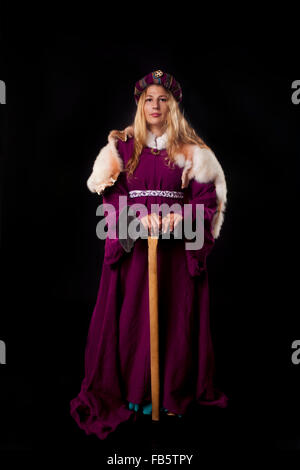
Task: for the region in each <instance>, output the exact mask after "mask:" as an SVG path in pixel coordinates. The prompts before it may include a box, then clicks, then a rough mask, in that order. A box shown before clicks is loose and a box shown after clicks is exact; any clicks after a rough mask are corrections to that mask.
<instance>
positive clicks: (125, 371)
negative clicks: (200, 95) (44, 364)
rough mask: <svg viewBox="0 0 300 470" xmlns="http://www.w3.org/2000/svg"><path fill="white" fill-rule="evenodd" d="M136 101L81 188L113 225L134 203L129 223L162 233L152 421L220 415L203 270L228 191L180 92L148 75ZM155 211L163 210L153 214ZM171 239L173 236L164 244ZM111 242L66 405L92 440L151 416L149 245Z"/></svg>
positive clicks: (168, 80) (165, 77) (163, 76)
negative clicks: (191, 233) (196, 244)
mask: <svg viewBox="0 0 300 470" xmlns="http://www.w3.org/2000/svg"><path fill="white" fill-rule="evenodd" d="M134 98H135V101H136V104H137V111H136V115H135V119H134V123H133V124H132V125H131V126H129V127H127V128H126V129H125V130H123V131H111V132H110V134H109V136H108V143H107V145H106V146H105V147H103V148H102V149H101V151H100V153H99V155H98V156H97V158H96V160H95V163H94V166H93V171H92V174H91V176H90V177H89V179H88V182H87V185H88V188H89V189H90V191H92V192H94V193H98V194H99V195H101V196H103V203H107V204H111V205H112V207H113V208H114V209H115V211H114V214H115V215H116V219H117V222H118V218H119V217H120V214H121V211H122V210H123V209H122V206H121V205H120V196H122V197H123V201H124V200H125V206H123V208H124V207H125V208H128V207H130V206H133V204H137V203H139V204H142V206H141V207H143V208H145V209H146V212H145V211H143V210H141V211H137V212H136V217H137V218H138V219H139V220H140V222H141V224H140V227H142V226H143V228H144V230H147V231H148V233H149V234H150V233H151V234H152V233H160V234H164V235H167V234H169V236H166V237H165V238H164V236H162V238H160V239H159V243H158V248H157V250H158V251H157V260H158V261H157V262H158V266H157V270H158V271H157V276H158V288H159V298H158V304H159V305H158V309H159V351H160V352H159V354H160V376H161V378H160V393H161V395H160V403H161V405H162V408H161V410H162V412H164V413H166V414H167V415H169V416H179V417H181V416H182V415H184V414H185V413H186V412H187V409H188V408H189V407H190V406H192V405H214V406H219V407H226V406H227V401H228V399H227V397H226V395H225V394H224V393H223V392H221V391H219V390H218V389H217V388H216V387H215V385H214V367H215V365H214V352H213V345H212V340H211V333H210V326H209V290H208V275H207V267H206V259H207V256H208V254H209V253H210V251H211V250H212V248H213V246H214V243H215V239H216V238H217V237H218V236H219V233H220V229H221V226H222V223H223V219H224V211H225V206H226V193H227V190H226V181H225V177H224V172H223V170H222V168H221V165H220V163H219V162H218V160H217V158H216V156H215V155H214V153H213V152H212V150H211V149H210V148H208V147H207V146H206V145H205V143H204V142H203V141H202V139H201V138H200V137H199V136H198V135H197V134H196V132H195V131H194V130H193V128H192V127H191V126H190V125H189V124H188V122H187V121H186V119H185V118H184V116H183V114H182V112H181V110H180V107H179V103H180V102H181V100H182V90H181V87H180V85H179V83H178V82H177V81H176V80H175V78H174V77H173V76H172V75H170V74H167V73H165V72H163V71H161V70H156V71H154V72H151V73H149V74H148V75H146V76H145V77H143V78H142V79H141V80H139V81H138V82H137V83H136V85H135V89H134ZM162 204H167V205H168V207H170V208H171V210H170V211H169V212H168V213H163V212H162V211H159V210H157V207H161V205H162ZM201 204H202V205H204V206H202V207H203V215H204V217H203V218H202V222H203V225H202V228H203V231H202V233H203V238H202V240H203V243H202V244H200V245H201V247H200V248H197V249H188V244H187V241H190V240H187V239H186V237H185V231H184V224H185V223H187V220H188V219H189V220H190V222H191V227H192V228H194V229H195V227H196V228H197V229H198V225H197V220H196V219H197V214H198V212H197V206H198V205H201ZM155 205H156V206H155ZM185 205H187V207H188V209H187V211H186V212H185V208H184V206H185ZM172 207H173V209H174V210H172ZM198 207H199V206H198ZM105 215H106V216H107V219H106V220H107V221H108V225H109V223H110V222H109V220H110V216H109V215H108V214H107V213H106V214H105ZM180 226H181V232H180V230H179V228H180ZM176 230H179V234H180V233H181V234H182V236H178V237H177V236H174V234H175V231H176ZM196 234H197V231H196ZM114 235H115V236H108V237H107V238H106V241H105V252H104V262H103V268H102V275H101V280H100V286H99V291H98V296H97V301H96V305H95V308H94V311H93V315H92V318H91V322H90V327H89V332H88V338H87V345H86V350H85V377H84V379H83V382H82V385H81V390H80V393H79V394H78V396H77V397H76V398H74V399H73V400H72V401H71V415H72V416H73V418H74V419H75V420H76V422H77V424H78V426H79V427H80V428H81V429H83V430H84V431H85V432H86V433H87V434H91V433H94V434H96V435H97V436H98V437H99V439H105V438H106V437H107V435H108V434H109V433H111V432H113V431H114V430H115V429H116V427H117V426H118V425H119V424H120V423H122V422H124V421H126V420H128V419H130V418H131V417H132V418H133V419H134V420H135V419H137V417H138V416H140V415H141V414H144V415H147V414H148V415H150V414H151V406H152V405H151V387H150V385H151V383H150V380H151V376H150V345H149V342H150V332H149V290H148V289H149V286H148V246H147V239H146V238H145V237H144V238H143V237H139V238H136V239H134V240H132V239H130V237H128V239H127V240H123V239H121V238H118V233H115V234H114ZM189 246H191V243H190V245H189ZM172 419H175V418H172Z"/></svg>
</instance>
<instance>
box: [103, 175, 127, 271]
mask: <svg viewBox="0 0 300 470" xmlns="http://www.w3.org/2000/svg"><path fill="white" fill-rule="evenodd" d="M120 196H122V198H121V199H120ZM128 197H129V195H128V187H127V179H126V174H125V173H124V172H121V173H120V174H119V176H118V178H117V181H116V182H115V183H114V185H113V186H110V187H107V188H105V190H104V192H103V203H104V204H110V205H111V207H112V208H113V210H110V209H109V208H108V210H107V211H106V215H105V218H106V222H107V224H110V226H109V230H108V234H107V237H106V240H105V249H104V260H103V262H104V263H105V264H108V265H114V264H116V263H118V262H119V261H120V260H121V258H122V257H123V255H124V254H125V253H126V250H125V249H124V247H123V245H122V244H121V243H120V240H119V237H118V221H119V217H120V214H121V212H122V211H124V210H125V209H126V207H128ZM110 234H111V236H110ZM112 235H113V236H112Z"/></svg>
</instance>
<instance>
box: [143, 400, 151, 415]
mask: <svg viewBox="0 0 300 470" xmlns="http://www.w3.org/2000/svg"><path fill="white" fill-rule="evenodd" d="M143 413H144V415H151V413H152V403H147V405H144V406H143Z"/></svg>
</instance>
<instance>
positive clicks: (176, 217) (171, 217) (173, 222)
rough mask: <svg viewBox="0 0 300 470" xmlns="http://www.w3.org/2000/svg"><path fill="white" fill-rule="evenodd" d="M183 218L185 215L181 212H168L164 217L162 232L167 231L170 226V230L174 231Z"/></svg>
mask: <svg viewBox="0 0 300 470" xmlns="http://www.w3.org/2000/svg"><path fill="white" fill-rule="evenodd" d="M182 219H183V217H182V215H181V214H177V213H175V214H173V213H172V214H170V213H168V214H167V215H166V216H165V217H163V219H162V232H163V233H166V232H167V230H168V228H170V231H171V232H172V231H173V230H174V229H175V227H176V226H177V225H178V224H179V223H180V222H181V221H182Z"/></svg>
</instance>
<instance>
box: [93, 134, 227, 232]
mask: <svg viewBox="0 0 300 470" xmlns="http://www.w3.org/2000/svg"><path fill="white" fill-rule="evenodd" d="M128 137H134V129H133V126H128V127H126V128H125V129H124V130H123V131H118V130H112V131H111V132H110V133H109V135H108V144H107V145H106V146H105V147H103V148H102V149H101V151H100V153H99V154H98V156H97V158H96V160H95V163H94V166H93V171H92V174H91V176H90V177H89V179H88V181H87V186H88V188H89V190H90V191H92V192H97V193H98V194H99V195H100V194H101V193H102V192H103V191H104V189H105V188H106V187H108V186H112V185H113V184H114V183H115V182H116V181H117V179H118V176H119V173H120V172H121V171H122V170H123V169H124V168H123V166H124V165H123V160H122V158H121V156H120V154H119V152H118V150H117V141H118V139H120V140H122V141H123V142H126V141H127V139H128ZM175 161H176V164H177V165H178V166H179V167H180V168H183V172H182V177H181V179H182V185H181V187H182V188H186V187H187V186H188V184H189V181H190V180H191V179H193V178H194V179H195V180H196V181H198V182H199V183H209V182H213V183H214V184H215V187H216V194H217V204H218V208H217V211H216V213H215V215H214V217H213V221H212V233H213V237H214V238H218V236H219V234H220V230H221V226H222V224H223V220H224V213H225V209H226V204H227V186H226V180H225V175H224V172H223V169H222V167H221V165H220V163H219V161H218V160H217V158H216V156H215V154H214V153H213V151H212V150H211V149H210V148H209V147H204V148H201V147H200V146H198V145H190V144H185V145H182V147H181V149H180V152H179V153H177V154H176V155H175Z"/></svg>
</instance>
